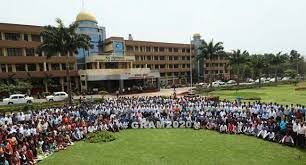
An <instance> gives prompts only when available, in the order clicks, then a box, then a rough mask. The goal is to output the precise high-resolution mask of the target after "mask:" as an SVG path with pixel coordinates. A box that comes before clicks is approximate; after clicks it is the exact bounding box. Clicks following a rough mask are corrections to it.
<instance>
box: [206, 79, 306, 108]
mask: <svg viewBox="0 0 306 165" xmlns="http://www.w3.org/2000/svg"><path fill="white" fill-rule="evenodd" d="M299 86H306V83H301V84H299ZM295 88H296V86H294V85H278V86H275V87H262V88H255V89H243V90H239V91H238V92H237V91H235V90H218V91H214V92H211V93H209V94H208V95H213V96H220V99H229V100H234V99H235V98H236V97H237V96H241V97H242V98H243V97H260V98H261V99H262V101H264V102H277V103H279V104H284V105H286V104H303V105H306V90H303V91H296V90H294V89H295ZM206 95H207V94H206Z"/></svg>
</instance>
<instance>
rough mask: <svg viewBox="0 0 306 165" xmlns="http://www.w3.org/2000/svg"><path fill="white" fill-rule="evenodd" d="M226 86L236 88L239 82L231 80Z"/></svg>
mask: <svg viewBox="0 0 306 165" xmlns="http://www.w3.org/2000/svg"><path fill="white" fill-rule="evenodd" d="M226 85H228V86H234V85H237V82H236V81H235V80H229V81H228V82H227V83H226Z"/></svg>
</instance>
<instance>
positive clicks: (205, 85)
mask: <svg viewBox="0 0 306 165" xmlns="http://www.w3.org/2000/svg"><path fill="white" fill-rule="evenodd" d="M196 87H199V88H207V87H208V84H207V83H199V84H196Z"/></svg>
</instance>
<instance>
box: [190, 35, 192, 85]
mask: <svg viewBox="0 0 306 165" xmlns="http://www.w3.org/2000/svg"><path fill="white" fill-rule="evenodd" d="M189 39H190V88H192V43H191V38H189Z"/></svg>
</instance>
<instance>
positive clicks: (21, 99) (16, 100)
mask: <svg viewBox="0 0 306 165" xmlns="http://www.w3.org/2000/svg"><path fill="white" fill-rule="evenodd" d="M33 100H34V98H33V97H29V96H27V95H24V94H15V95H10V97H9V98H6V99H3V103H4V104H9V105H10V104H25V103H32V102H33Z"/></svg>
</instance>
